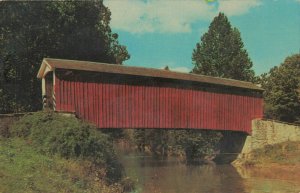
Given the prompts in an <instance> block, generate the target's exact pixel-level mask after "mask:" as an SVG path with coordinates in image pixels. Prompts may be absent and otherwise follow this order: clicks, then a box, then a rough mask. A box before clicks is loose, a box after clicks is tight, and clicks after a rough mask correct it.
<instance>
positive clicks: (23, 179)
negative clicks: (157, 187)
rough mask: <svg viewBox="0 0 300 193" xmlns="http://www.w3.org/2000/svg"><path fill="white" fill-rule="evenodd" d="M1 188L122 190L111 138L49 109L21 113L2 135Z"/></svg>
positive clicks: (124, 184)
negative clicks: (22, 114)
mask: <svg viewBox="0 0 300 193" xmlns="http://www.w3.org/2000/svg"><path fill="white" fill-rule="evenodd" d="M0 159H1V161H0V167H1V170H0V171H1V173H0V178H1V180H0V181H1V182H0V183H1V185H0V187H1V189H0V192H53V191H54V190H57V192H61V191H62V190H63V191H64V192H126V191H130V190H132V189H133V183H132V182H131V180H130V179H128V178H126V177H125V176H124V172H123V171H124V170H123V168H122V165H121V164H120V163H119V161H118V160H117V156H116V153H115V151H114V149H113V141H112V140H111V138H110V137H109V136H108V135H107V134H104V133H102V132H99V131H97V130H96V129H95V128H94V127H93V126H91V125H89V124H86V123H83V122H81V121H80V120H77V119H76V118H73V117H64V116H61V115H59V114H56V113H53V112H37V113H33V114H31V115H25V116H24V117H23V118H21V119H20V120H19V121H17V122H16V123H15V124H14V125H13V126H11V128H10V133H9V135H8V136H6V138H5V137H3V136H1V157H0Z"/></svg>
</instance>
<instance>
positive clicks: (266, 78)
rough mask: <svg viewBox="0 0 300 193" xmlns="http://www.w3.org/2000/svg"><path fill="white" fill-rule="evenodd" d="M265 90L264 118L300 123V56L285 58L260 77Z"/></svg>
mask: <svg viewBox="0 0 300 193" xmlns="http://www.w3.org/2000/svg"><path fill="white" fill-rule="evenodd" d="M261 84H262V87H263V88H264V89H265V92H264V99H265V116H266V117H267V118H270V119H277V120H280V121H287V122H297V121H298V122H299V123H300V54H295V55H293V56H290V57H287V58H286V59H285V61H284V63H282V64H281V65H280V66H279V67H277V66H276V67H274V68H272V69H271V70H270V72H269V73H267V74H263V75H262V76H261Z"/></svg>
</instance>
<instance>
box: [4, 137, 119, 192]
mask: <svg viewBox="0 0 300 193" xmlns="http://www.w3.org/2000/svg"><path fill="white" fill-rule="evenodd" d="M85 164H86V165H85ZM87 165H88V164H87V163H86V162H81V161H74V160H67V159H63V158H60V157H57V156H52V157H50V156H46V155H43V154H41V153H39V152H37V151H36V150H35V149H34V148H33V147H32V146H31V145H30V144H28V143H27V142H26V141H25V140H24V139H18V138H15V139H4V138H1V141H0V192H1V193H12V192H14V193H18V192H22V193H23V192H28V193H29V192H34V193H38V192H42V193H48V192H49V193H50V192H74V193H77V192H78V193H84V192H94V191H96V190H97V192H115V191H116V192H117V191H118V189H120V188H118V187H116V186H115V187H113V186H112V187H108V186H107V185H105V184H104V183H103V182H102V183H101V181H100V180H99V179H98V180H97V179H96V175H95V174H93V175H91V174H88V173H87V172H86V171H84V170H85V169H86V166H87ZM93 178H95V179H93Z"/></svg>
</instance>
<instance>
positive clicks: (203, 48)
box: [192, 13, 254, 81]
mask: <svg viewBox="0 0 300 193" xmlns="http://www.w3.org/2000/svg"><path fill="white" fill-rule="evenodd" d="M192 61H193V64H194V65H195V66H194V69H193V71H192V72H193V73H197V74H204V75H209V76H216V77H222V78H232V79H237V80H244V81H254V71H253V70H252V69H251V68H252V65H253V64H252V62H251V60H250V58H249V56H248V53H247V51H246V49H245V48H244V44H243V41H242V39H241V34H240V32H239V30H238V29H237V28H232V27H231V24H230V22H229V20H228V18H227V17H226V16H225V15H224V14H223V13H219V15H218V16H216V17H215V18H214V19H213V21H212V22H211V24H210V26H209V29H208V32H206V33H205V34H204V35H203V36H202V37H201V42H200V43H197V44H196V48H195V49H194V50H193V54H192Z"/></svg>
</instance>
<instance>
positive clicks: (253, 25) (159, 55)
mask: <svg viewBox="0 0 300 193" xmlns="http://www.w3.org/2000/svg"><path fill="white" fill-rule="evenodd" d="M104 4H105V5H106V6H107V7H108V8H109V9H110V10H111V13H112V15H111V23H110V26H111V28H112V30H113V32H115V33H117V34H119V42H120V43H121V44H122V45H125V46H127V50H128V51H129V53H130V55H131V58H130V59H129V60H127V61H125V62H124V64H125V65H129V66H142V67H151V68H164V67H165V66H169V68H170V70H174V71H180V72H189V71H191V70H192V68H193V63H192V59H191V58H192V53H193V49H194V48H195V46H196V43H197V42H200V38H201V36H202V35H203V34H204V33H206V32H207V31H208V27H209V24H210V23H211V21H212V20H213V18H214V17H215V16H217V15H218V13H219V12H223V13H225V15H227V16H228V18H229V21H230V23H231V25H232V26H233V27H236V28H238V29H239V31H240V32H241V37H242V40H243V42H244V47H245V49H246V50H247V51H248V54H249V57H250V59H251V60H252V62H253V69H254V71H255V73H256V75H260V74H262V73H265V72H268V71H269V70H270V69H271V68H272V67H274V66H278V65H279V64H281V63H282V62H283V61H284V59H285V58H286V57H287V56H290V55H292V54H297V53H299V52H300V0H105V1H104Z"/></svg>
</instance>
